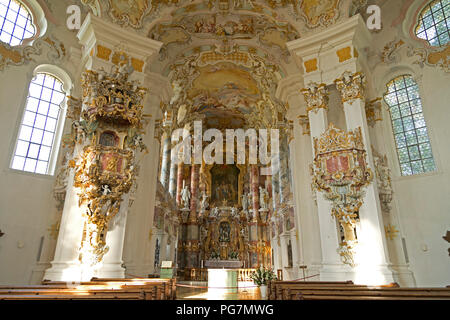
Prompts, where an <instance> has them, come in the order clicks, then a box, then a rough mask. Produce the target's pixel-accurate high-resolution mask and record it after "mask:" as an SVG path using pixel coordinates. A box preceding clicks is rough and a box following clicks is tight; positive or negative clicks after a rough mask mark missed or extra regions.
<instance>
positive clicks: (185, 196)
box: [181, 186, 191, 209]
mask: <svg viewBox="0 0 450 320" xmlns="http://www.w3.org/2000/svg"><path fill="white" fill-rule="evenodd" d="M190 199H191V192H190V191H189V188H188V186H184V188H183V190H181V201H182V203H183V206H184V208H185V209H187V208H189V203H190V202H189V201H190Z"/></svg>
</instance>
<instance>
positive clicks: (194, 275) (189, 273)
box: [184, 268, 256, 281]
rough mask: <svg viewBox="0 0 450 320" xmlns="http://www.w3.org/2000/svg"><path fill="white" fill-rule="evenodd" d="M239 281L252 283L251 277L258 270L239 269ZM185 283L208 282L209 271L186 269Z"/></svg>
mask: <svg viewBox="0 0 450 320" xmlns="http://www.w3.org/2000/svg"><path fill="white" fill-rule="evenodd" d="M237 270H238V281H252V279H250V275H251V273H252V272H253V271H255V270H256V269H237ZM184 280H185V281H208V269H206V268H185V269H184Z"/></svg>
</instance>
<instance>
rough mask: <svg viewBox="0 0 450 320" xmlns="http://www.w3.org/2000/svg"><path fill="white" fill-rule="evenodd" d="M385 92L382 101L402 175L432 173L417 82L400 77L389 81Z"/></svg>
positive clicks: (431, 154)
mask: <svg viewBox="0 0 450 320" xmlns="http://www.w3.org/2000/svg"><path fill="white" fill-rule="evenodd" d="M387 89H388V91H387V93H386V95H385V96H384V99H385V101H386V103H387V104H388V105H389V111H390V114H391V120H392V129H393V132H394V136H395V143H396V146H397V154H398V159H399V162H400V170H401V174H402V175H403V176H409V175H413V174H419V173H425V172H430V171H435V170H436V164H435V162H434V159H433V153H432V151H431V144H430V139H429V137H428V130H427V126H426V123H425V119H424V116H423V112H422V102H421V99H420V94H419V87H418V86H417V83H416V82H415V81H414V79H413V78H412V77H411V76H410V75H402V76H399V77H397V78H395V79H393V80H391V81H390V82H389V83H388V84H387Z"/></svg>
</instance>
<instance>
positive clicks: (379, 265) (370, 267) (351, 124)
mask: <svg viewBox="0 0 450 320" xmlns="http://www.w3.org/2000/svg"><path fill="white" fill-rule="evenodd" d="M341 83H342V82H341ZM353 88H354V87H353ZM347 89H348V87H346V86H345V85H343V88H342V89H341V94H342V95H343V104H344V112H345V120H346V124H347V130H349V131H350V130H354V129H357V128H361V132H362V138H363V142H364V147H365V149H366V152H367V162H368V166H369V167H370V168H371V170H372V172H373V173H374V174H375V167H374V163H373V156H372V149H371V143H370V137H369V128H368V124H367V119H366V112H365V102H364V100H363V99H362V98H351V99H345V97H344V92H345V90H347ZM361 91H362V88H361ZM360 95H361V96H363V94H362V92H360ZM364 191H365V196H364V200H363V204H362V206H361V208H360V210H359V218H360V232H359V233H358V234H357V237H358V247H357V250H356V259H355V262H356V263H357V265H358V266H357V268H356V271H355V272H356V281H357V282H358V283H364V284H383V283H390V282H394V278H393V275H392V271H391V270H390V269H389V267H388V265H389V264H390V262H389V258H388V257H389V256H388V252H387V245H386V237H385V235H384V225H383V218H382V214H381V208H380V202H379V196H378V188H377V183H376V178H375V177H374V179H373V181H372V182H371V183H370V184H369V185H368V186H367V187H366V188H364Z"/></svg>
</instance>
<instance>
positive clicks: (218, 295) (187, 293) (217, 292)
mask: <svg viewBox="0 0 450 320" xmlns="http://www.w3.org/2000/svg"><path fill="white" fill-rule="evenodd" d="M229 291H233V292H229ZM177 299H178V300H261V294H260V291H259V288H257V287H256V286H255V285H254V284H253V283H252V282H239V288H237V289H234V290H233V289H231V290H230V289H223V288H219V289H217V288H214V289H211V288H209V289H208V288H207V283H206V282H189V281H177Z"/></svg>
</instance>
